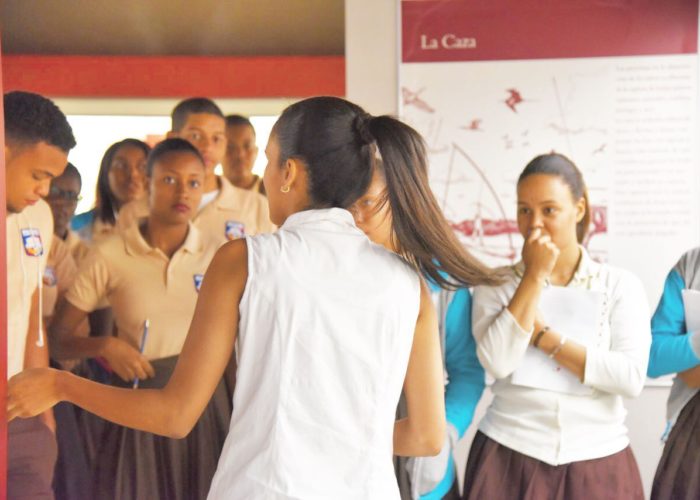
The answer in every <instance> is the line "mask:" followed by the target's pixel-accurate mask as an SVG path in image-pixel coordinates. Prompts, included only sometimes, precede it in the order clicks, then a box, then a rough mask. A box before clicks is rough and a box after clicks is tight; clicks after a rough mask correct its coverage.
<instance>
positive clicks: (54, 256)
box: [42, 235, 78, 318]
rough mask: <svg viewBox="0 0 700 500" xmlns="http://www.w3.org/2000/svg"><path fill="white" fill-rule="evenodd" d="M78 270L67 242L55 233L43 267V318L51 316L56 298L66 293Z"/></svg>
mask: <svg viewBox="0 0 700 500" xmlns="http://www.w3.org/2000/svg"><path fill="white" fill-rule="evenodd" d="M77 271H78V268H77V266H76V265H75V260H74V259H73V255H72V253H71V251H70V247H69V246H68V244H67V243H66V242H65V241H63V240H62V239H61V238H57V237H56V236H55V235H54V237H53V238H52V240H51V250H50V251H49V257H48V259H47V262H46V268H45V269H44V287H43V290H42V298H43V300H42V311H43V314H44V318H50V317H51V316H53V313H54V309H55V308H56V303H57V302H58V298H59V297H60V296H62V295H63V294H65V293H66V290H67V289H68V287H69V285H70V284H71V283H73V279H74V278H75V273H76V272H77Z"/></svg>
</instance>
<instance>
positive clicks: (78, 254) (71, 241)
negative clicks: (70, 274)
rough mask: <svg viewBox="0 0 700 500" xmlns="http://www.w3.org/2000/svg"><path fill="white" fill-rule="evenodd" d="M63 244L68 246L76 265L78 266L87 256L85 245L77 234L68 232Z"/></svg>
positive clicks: (86, 246)
mask: <svg viewBox="0 0 700 500" xmlns="http://www.w3.org/2000/svg"><path fill="white" fill-rule="evenodd" d="M56 239H58V238H56ZM65 243H66V244H67V245H68V248H69V249H70V253H71V255H72V256H73V260H74V261H75V263H76V265H80V262H81V261H82V260H83V259H84V258H85V257H86V256H87V253H88V245H87V243H85V242H84V241H83V240H82V239H81V238H80V236H78V233H76V232H75V231H70V230H69V231H68V235H67V236H66V240H65Z"/></svg>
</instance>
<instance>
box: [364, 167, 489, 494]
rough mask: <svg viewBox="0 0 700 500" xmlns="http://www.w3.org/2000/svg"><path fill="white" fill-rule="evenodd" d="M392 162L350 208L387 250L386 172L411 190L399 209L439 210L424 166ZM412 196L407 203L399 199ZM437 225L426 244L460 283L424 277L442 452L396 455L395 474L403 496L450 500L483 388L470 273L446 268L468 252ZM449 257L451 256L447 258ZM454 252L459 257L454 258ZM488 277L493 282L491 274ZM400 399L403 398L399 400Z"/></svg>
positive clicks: (415, 214) (411, 213)
mask: <svg viewBox="0 0 700 500" xmlns="http://www.w3.org/2000/svg"><path fill="white" fill-rule="evenodd" d="M393 166H395V165H394V164H388V165H387V166H385V165H384V163H383V162H381V161H378V162H377V166H376V168H375V171H374V175H373V177H372V182H371V184H370V186H369V188H368V189H367V192H366V193H365V194H364V195H363V196H362V197H361V198H360V199H359V200H357V201H356V202H355V203H354V204H353V206H352V208H351V212H352V214H353V216H354V217H355V223H356V224H357V227H359V228H360V229H362V230H363V231H364V232H365V234H367V236H368V237H369V238H370V239H371V240H372V241H374V242H375V243H377V244H379V245H382V246H383V247H384V248H386V249H387V250H389V251H392V252H395V253H398V252H399V251H400V249H399V247H398V244H399V239H398V238H397V233H396V231H395V230H394V228H393V225H394V220H395V219H394V218H393V212H394V207H395V206H396V205H392V204H391V202H390V201H389V198H388V191H389V190H388V188H387V177H390V178H392V179H394V182H395V179H396V178H397V177H398V176H400V177H401V182H402V184H401V185H402V187H403V189H404V190H405V191H407V192H408V193H410V196H409V197H406V198H398V199H396V198H395V199H394V203H398V204H399V206H397V207H396V208H397V210H396V211H397V212H400V213H402V214H405V216H408V217H410V218H413V220H419V219H421V217H422V214H421V208H419V207H423V206H426V205H427V206H432V207H433V208H432V209H431V211H432V212H433V213H434V214H439V212H438V210H437V203H436V202H435V200H434V198H433V196H432V192H431V191H429V190H427V191H426V190H423V189H422V188H421V187H422V186H425V185H427V183H428V172H427V165H425V164H423V163H420V162H412V163H405V164H401V165H400V170H401V172H400V173H396V172H387V170H389V169H390V168H392V167H393ZM409 199H410V200H411V203H410V204H407V205H406V204H403V202H404V201H408V200H409ZM431 222H433V223H434V224H435V223H436V224H438V225H439V226H438V231H440V232H442V233H443V234H442V236H441V238H440V241H441V242H442V244H441V245H439V246H434V245H431V244H430V242H431V240H427V242H428V245H427V247H426V248H427V249H429V250H430V252H431V253H433V254H434V255H436V257H435V258H434V259H433V261H432V264H436V263H438V262H440V260H441V259H442V260H444V261H446V262H448V265H447V267H448V268H449V272H452V273H454V274H455V275H456V276H457V280H454V279H453V280H450V281H461V282H462V285H461V286H460V287H459V288H457V289H453V286H451V285H450V284H447V283H445V284H443V287H440V286H438V285H437V284H436V283H435V282H434V281H432V280H430V279H429V280H428V285H429V286H430V291H431V296H432V299H433V303H434V304H435V309H436V312H437V316H438V325H439V334H440V350H441V353H442V359H443V365H444V366H443V370H444V373H445V377H444V380H445V414H446V425H447V432H446V433H445V441H444V443H443V446H442V449H441V450H440V453H438V454H437V455H436V456H434V457H419V458H408V457H397V458H396V460H395V462H396V463H395V468H396V476H397V479H398V483H399V489H400V491H401V498H404V499H418V498H420V499H421V500H440V499H444V500H454V499H459V497H460V494H459V489H458V481H457V474H456V472H457V468H456V464H455V462H454V459H453V458H452V452H453V450H454V447H455V445H456V443H457V441H458V440H459V439H460V438H461V437H462V436H463V435H464V433H465V432H466V430H467V428H468V427H469V425H470V424H471V422H472V419H473V417H474V411H475V409H476V405H477V404H478V402H479V399H480V398H481V394H482V392H483V390H484V385H485V381H484V369H483V368H482V367H481V364H480V363H479V360H478V359H477V357H476V344H475V342H474V337H473V336H472V333H471V306H472V300H471V293H470V291H469V288H468V287H467V286H466V283H471V282H473V281H474V280H473V278H471V277H469V276H464V275H463V274H462V270H461V269H459V268H456V267H450V266H451V264H452V263H455V262H470V261H473V259H472V257H471V256H470V255H469V254H468V253H467V252H466V251H465V250H464V248H463V247H462V246H461V245H460V244H459V242H458V241H457V239H456V238H455V237H454V234H452V231H451V229H450V228H449V227H447V225H446V224H445V223H444V220H443V219H442V217H440V216H439V215H436V217H435V220H433V221H431ZM450 257H452V258H451V259H450ZM454 257H457V258H454ZM442 269H443V270H442V271H441V275H442V276H443V277H444V278H446V279H449V278H450V275H449V274H448V269H446V268H445V266H443V268H442ZM492 274H493V278H491V280H490V281H492V282H494V283H495V282H496V280H495V279H494V278H497V276H496V275H495V273H492ZM401 403H403V400H402V401H401ZM401 403H400V404H399V416H403V414H404V412H405V408H404V407H403V406H404V405H403V404H401Z"/></svg>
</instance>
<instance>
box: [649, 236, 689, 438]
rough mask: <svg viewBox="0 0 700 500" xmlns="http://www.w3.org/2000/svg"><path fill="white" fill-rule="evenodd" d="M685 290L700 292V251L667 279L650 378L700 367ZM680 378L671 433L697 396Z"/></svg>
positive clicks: (672, 398)
mask: <svg viewBox="0 0 700 500" xmlns="http://www.w3.org/2000/svg"><path fill="white" fill-rule="evenodd" d="M684 289H689V290H699V291H700V248H695V249H693V250H690V251H688V252H686V253H685V254H684V255H683V256H682V257H681V258H680V260H679V261H678V263H677V264H676V265H675V266H674V268H673V269H672V270H671V272H670V273H669V274H668V276H667V277H666V282H665V283H664V291H663V294H662V295H661V300H659V305H658V306H657V308H656V312H655V313H654V316H653V317H652V319H651V335H652V342H651V352H650V355H649V367H648V369H647V375H649V376H650V377H660V376H662V375H668V374H671V373H678V372H682V371H684V370H687V369H689V368H693V367H694V366H697V365H699V364H700V356H698V354H699V353H700V332H688V331H687V327H686V322H685V309H684V307H683V295H682V291H683V290H684ZM696 392H697V389H692V388H690V387H688V386H687V385H685V383H684V382H683V381H682V380H681V379H680V378H678V377H676V378H675V379H674V380H673V386H672V387H671V393H670V395H669V397H668V404H667V408H666V416H667V418H668V426H667V431H666V435H668V432H669V431H670V430H671V427H672V426H673V424H674V423H675V421H676V419H677V418H678V415H679V414H680V412H681V410H682V409H683V407H684V406H685V405H686V404H687V403H688V401H690V399H691V398H692V397H693V396H694V395H695V393H696Z"/></svg>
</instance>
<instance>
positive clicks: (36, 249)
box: [5, 200, 53, 378]
mask: <svg viewBox="0 0 700 500" xmlns="http://www.w3.org/2000/svg"><path fill="white" fill-rule="evenodd" d="M6 224H7V226H6V240H5V241H6V244H7V377H8V378H10V377H12V376H13V375H15V374H17V373H19V372H21V371H22V369H23V368H24V351H25V347H26V343H27V329H28V328H29V312H30V309H31V305H32V295H33V293H34V290H36V288H37V283H38V281H39V278H40V277H41V276H43V274H44V268H45V267H46V260H47V258H48V255H49V249H50V248H51V240H52V236H53V216H52V215H51V209H50V208H49V206H48V204H46V202H44V201H43V200H39V201H38V202H37V203H36V205H33V206H29V207H27V208H25V209H24V210H23V211H22V212H21V213H19V214H10V215H8V216H7V221H6ZM38 334H39V332H32V335H31V337H30V341H33V342H35V341H36V340H38Z"/></svg>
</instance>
